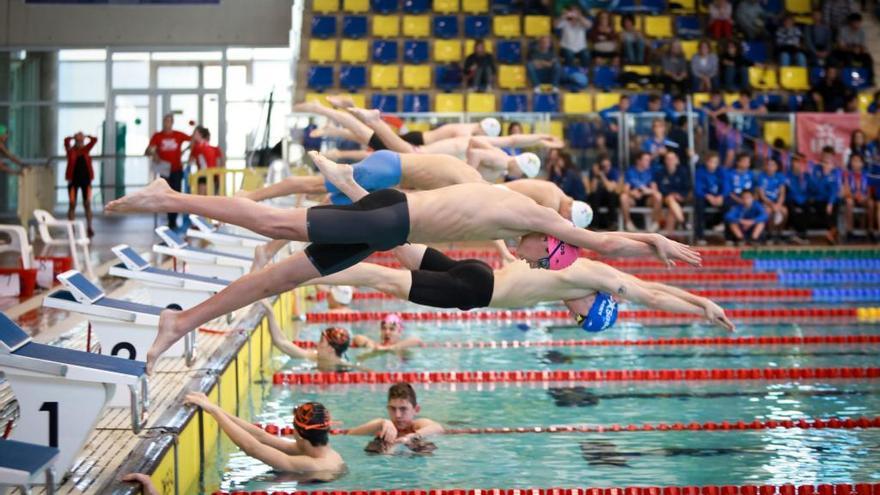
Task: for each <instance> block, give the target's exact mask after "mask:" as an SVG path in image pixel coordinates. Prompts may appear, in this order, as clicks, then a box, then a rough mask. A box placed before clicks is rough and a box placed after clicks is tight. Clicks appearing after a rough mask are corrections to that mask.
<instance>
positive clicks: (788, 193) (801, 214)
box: [785, 154, 814, 244]
mask: <svg viewBox="0 0 880 495" xmlns="http://www.w3.org/2000/svg"><path fill="white" fill-rule="evenodd" d="M806 169H807V162H806V159H805V157H804V156H803V155H800V154H797V155H795V156H794V157H793V158H792V161H791V170H790V171H789V172H788V173H787V174H786V176H785V202H786V208H787V209H788V218H789V219H790V220H791V226H792V228H794V231H795V236H794V237H793V238H792V240H793V241H794V242H796V243H798V244H806V243H807V240H806V237H807V227H808V226H809V225H810V195H811V194H812V193H813V189H814V186H813V178H812V176H811V175H810V174H809V173H807V170H806Z"/></svg>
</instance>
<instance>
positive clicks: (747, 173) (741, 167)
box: [724, 153, 755, 205]
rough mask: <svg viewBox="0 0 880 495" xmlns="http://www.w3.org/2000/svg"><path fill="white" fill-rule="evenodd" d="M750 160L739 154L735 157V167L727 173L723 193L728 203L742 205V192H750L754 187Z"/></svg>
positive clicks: (747, 156) (746, 156) (743, 154)
mask: <svg viewBox="0 0 880 495" xmlns="http://www.w3.org/2000/svg"><path fill="white" fill-rule="evenodd" d="M751 168H752V158H751V157H750V156H749V155H747V154H745V153H740V154H738V155H736V166H735V168H734V169H733V170H730V171H728V172H727V177H726V183H725V187H724V189H725V191H726V192H727V199H728V203H729V204H731V205H734V204H737V205H741V204H742V203H743V200H742V193H743V191H750V190H752V189H753V188H754V187H755V176H754V174H752V170H751Z"/></svg>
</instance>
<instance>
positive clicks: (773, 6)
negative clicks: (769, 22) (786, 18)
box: [761, 0, 785, 14]
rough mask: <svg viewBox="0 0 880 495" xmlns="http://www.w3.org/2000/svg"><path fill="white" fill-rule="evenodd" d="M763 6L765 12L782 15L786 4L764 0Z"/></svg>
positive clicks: (776, 0)
mask: <svg viewBox="0 0 880 495" xmlns="http://www.w3.org/2000/svg"><path fill="white" fill-rule="evenodd" d="M761 3H762V6H763V8H764V11H765V12H768V13H771V14H781V13H782V11H783V10H785V3H784V2H783V0H764V1H763V2H761Z"/></svg>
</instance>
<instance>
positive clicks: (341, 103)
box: [327, 95, 354, 108]
mask: <svg viewBox="0 0 880 495" xmlns="http://www.w3.org/2000/svg"><path fill="white" fill-rule="evenodd" d="M327 102H328V103H330V104H331V105H333V106H334V107H336V108H351V107H353V106H354V100H352V99H351V97H350V96H347V95H329V96H327Z"/></svg>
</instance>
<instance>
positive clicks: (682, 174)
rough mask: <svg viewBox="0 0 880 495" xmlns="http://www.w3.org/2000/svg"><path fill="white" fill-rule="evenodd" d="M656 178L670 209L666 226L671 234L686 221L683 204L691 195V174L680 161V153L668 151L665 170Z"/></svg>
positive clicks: (665, 156)
mask: <svg viewBox="0 0 880 495" xmlns="http://www.w3.org/2000/svg"><path fill="white" fill-rule="evenodd" d="M655 179H656V181H657V188H658V189H659V190H660V194H662V195H663V204H665V205H666V207H667V208H668V209H669V213H668V215H667V216H666V223H665V224H664V227H665V230H666V234H667V235H671V234H672V231H673V230H675V226H676V225H678V224H683V223H684V212H683V211H682V209H681V206H682V205H683V204H684V203H685V201H687V199H688V197H689V196H690V195H691V176H690V173H688V169H687V168H686V167H683V166H681V164H680V163H679V161H678V155H677V154H675V153H674V152H672V151H667V152H666V155H664V156H663V170H661V171H660V173H659V174H657V177H656V178H655Z"/></svg>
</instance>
